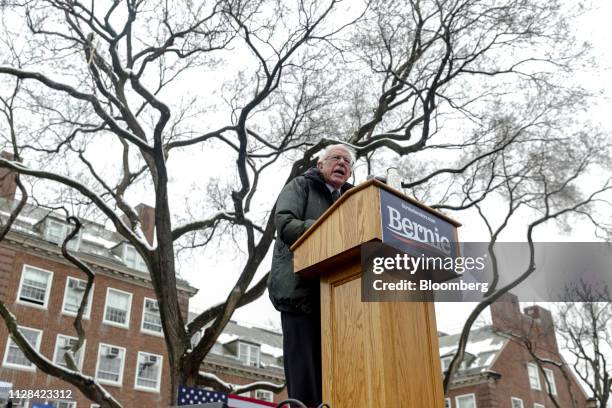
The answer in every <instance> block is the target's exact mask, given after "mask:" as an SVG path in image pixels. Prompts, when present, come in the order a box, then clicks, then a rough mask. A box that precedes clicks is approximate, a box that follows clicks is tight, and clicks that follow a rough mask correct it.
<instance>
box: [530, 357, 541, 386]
mask: <svg viewBox="0 0 612 408" xmlns="http://www.w3.org/2000/svg"><path fill="white" fill-rule="evenodd" d="M533 375H535V376H533ZM527 378H528V379H529V387H530V388H531V389H532V390H541V389H542V384H541V383H540V370H538V366H537V365H535V364H533V363H527ZM532 380H533V381H532Z"/></svg>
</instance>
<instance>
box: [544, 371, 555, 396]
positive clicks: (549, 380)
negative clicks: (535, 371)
mask: <svg viewBox="0 0 612 408" xmlns="http://www.w3.org/2000/svg"><path fill="white" fill-rule="evenodd" d="M544 376H545V377H546V378H544V379H545V380H546V392H548V390H549V388H548V387H549V384H550V393H551V394H552V395H554V396H556V395H557V384H556V383H555V373H554V371H553V370H551V369H550V368H544Z"/></svg>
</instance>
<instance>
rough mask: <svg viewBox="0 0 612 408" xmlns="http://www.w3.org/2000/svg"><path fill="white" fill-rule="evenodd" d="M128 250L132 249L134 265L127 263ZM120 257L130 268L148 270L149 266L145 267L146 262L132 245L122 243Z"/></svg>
mask: <svg viewBox="0 0 612 408" xmlns="http://www.w3.org/2000/svg"><path fill="white" fill-rule="evenodd" d="M128 251H134V259H135V262H134V265H130V264H129V263H128V260H127V258H128ZM121 259H122V261H123V263H124V265H125V266H127V267H128V268H130V269H135V270H137V271H141V272H148V271H149V268H148V267H147V263H146V262H145V261H144V259H142V256H141V255H140V253H139V252H138V251H137V250H136V248H134V245H131V244H128V243H125V244H123V253H122V256H121Z"/></svg>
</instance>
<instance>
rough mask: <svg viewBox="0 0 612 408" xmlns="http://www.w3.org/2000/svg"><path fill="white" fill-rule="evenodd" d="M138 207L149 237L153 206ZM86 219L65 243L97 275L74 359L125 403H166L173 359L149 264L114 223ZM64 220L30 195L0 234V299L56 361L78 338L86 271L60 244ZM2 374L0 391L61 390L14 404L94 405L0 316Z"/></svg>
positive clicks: (2, 213)
mask: <svg viewBox="0 0 612 408" xmlns="http://www.w3.org/2000/svg"><path fill="white" fill-rule="evenodd" d="M4 176H6V174H4ZM10 179H11V177H10V174H9V175H8V177H4V178H3V179H2V183H1V184H0V192H1V193H2V194H3V198H0V217H1V218H2V221H3V222H4V221H6V219H7V216H8V214H9V212H10V209H11V208H12V206H13V205H14V203H15V202H14V201H13V200H12V196H13V195H14V193H15V189H14V184H13V186H12V189H11V185H10V181H11V180H10ZM138 211H139V213H140V216H141V221H142V225H143V226H144V227H143V229H145V234H146V235H147V237H148V238H149V239H151V238H152V235H153V230H152V224H151V223H148V224H147V220H148V219H150V217H151V215H152V214H153V209H152V208H150V207H147V206H143V205H141V206H139V207H138ZM83 226H84V228H83V230H82V232H81V233H80V234H79V236H78V237H77V238H75V240H73V241H71V243H70V245H69V248H71V249H72V250H73V251H76V252H77V253H78V256H79V258H80V259H81V260H82V261H84V262H86V263H87V264H89V265H90V266H91V267H92V269H93V270H94V271H95V273H96V278H95V281H94V286H93V290H92V292H91V294H90V295H91V296H90V298H89V299H88V306H87V310H86V313H85V314H84V319H83V328H84V330H85V332H86V342H85V344H84V346H83V347H82V348H81V349H80V351H79V353H77V356H76V361H77V364H78V365H79V367H81V371H82V372H83V373H84V374H86V375H89V376H91V377H94V378H96V379H97V381H98V382H99V383H100V384H102V385H103V386H104V387H105V388H106V389H107V390H108V392H109V393H110V394H112V395H113V396H114V397H115V398H116V399H117V400H119V401H120V402H121V403H122V404H123V405H124V406H125V407H137V406H149V407H161V406H168V405H169V403H170V389H169V388H170V375H169V365H168V359H167V356H166V351H165V343H164V339H163V334H162V328H161V320H160V317H159V312H158V309H157V301H156V297H155V293H154V291H153V289H152V286H151V283H150V277H149V274H148V272H147V270H146V266H145V265H144V262H143V260H142V259H141V258H140V256H139V254H138V253H137V252H136V250H135V249H134V248H133V247H132V246H131V245H129V244H128V243H127V242H125V240H124V239H123V238H122V237H121V236H120V235H119V234H117V233H116V232H113V231H109V230H107V229H105V228H104V227H103V226H102V225H99V224H96V223H92V222H84V224H83ZM147 226H148V229H147ZM68 230H69V228H68V225H67V224H66V223H65V221H64V220H63V219H62V218H60V217H58V216H57V215H56V214H54V213H53V212H50V211H49V210H46V209H42V208H39V207H35V206H29V205H28V206H26V208H25V209H24V210H23V211H22V213H21V215H20V217H19V218H18V219H17V221H16V222H15V224H14V225H13V228H12V230H11V231H10V232H9V234H8V235H7V236H6V238H5V239H4V240H3V241H1V242H0V300H2V302H4V304H5V305H6V306H7V307H8V309H9V310H10V311H11V312H12V313H13V314H14V315H15V316H16V318H17V323H18V325H19V327H20V330H21V332H22V333H23V334H24V336H25V337H26V338H27V339H28V341H29V342H30V344H32V345H35V347H36V348H37V349H38V350H39V351H40V352H41V353H42V354H43V355H44V356H45V357H47V358H48V359H49V360H52V361H54V362H56V363H57V364H62V365H65V362H64V360H63V355H64V352H63V350H66V349H67V348H68V347H69V346H70V344H71V342H73V341H75V340H76V331H75V329H74V327H73V320H74V316H75V314H76V311H77V310H78V305H79V304H80V300H81V299H82V297H83V290H84V285H85V282H86V276H85V275H84V274H83V273H82V272H81V271H80V270H78V269H77V268H75V267H74V266H73V265H71V264H70V263H69V262H68V261H66V260H65V259H64V258H63V257H62V255H61V251H60V247H59V245H58V244H59V243H61V242H62V241H63V239H64V237H65V236H66V234H67V232H68ZM178 289H179V298H180V306H181V310H182V311H183V314H184V316H185V318H186V317H187V310H188V303H189V298H190V297H191V296H193V295H194V294H195V293H196V290H195V289H194V288H193V287H191V286H190V285H189V284H188V283H187V282H184V281H179V283H178ZM0 382H1V383H0V387H4V388H3V389H2V391H3V392H2V395H0V399H5V401H6V397H7V394H8V392H7V391H8V389H7V388H11V389H12V390H13V391H17V390H58V391H59V392H57V393H55V396H57V398H55V396H53V398H27V397H26V398H14V399H13V402H14V405H13V406H14V407H31V406H32V403H33V402H43V403H45V402H46V403H48V404H50V405H52V406H56V407H61V408H75V407H79V408H92V407H95V404H92V403H91V402H90V401H89V400H88V399H87V398H86V397H85V396H83V395H82V394H81V393H80V392H79V391H78V390H77V389H76V388H75V387H73V386H72V385H70V384H68V383H66V382H64V381H61V380H59V379H56V378H52V377H50V376H48V375H46V374H45V373H43V372H42V371H41V370H39V369H37V368H36V367H35V366H34V365H33V364H32V363H30V362H29V361H28V360H27V359H26V358H25V356H24V355H23V354H22V353H21V351H20V350H19V348H18V347H17V346H16V344H15V343H14V342H13V341H12V340H11V339H10V338H9V336H8V331H7V328H6V325H5V324H4V322H1V323H0ZM61 391H64V392H61ZM2 406H4V405H2Z"/></svg>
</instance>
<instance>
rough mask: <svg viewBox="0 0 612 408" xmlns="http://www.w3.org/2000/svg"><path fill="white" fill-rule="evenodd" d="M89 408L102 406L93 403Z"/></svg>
mask: <svg viewBox="0 0 612 408" xmlns="http://www.w3.org/2000/svg"><path fill="white" fill-rule="evenodd" d="M89 408H100V406H99V405H98V404H91V405H90V406H89Z"/></svg>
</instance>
